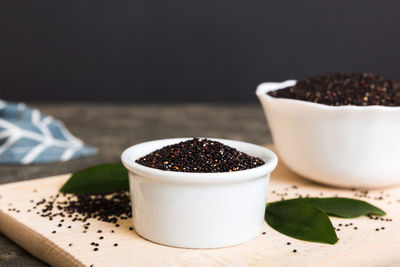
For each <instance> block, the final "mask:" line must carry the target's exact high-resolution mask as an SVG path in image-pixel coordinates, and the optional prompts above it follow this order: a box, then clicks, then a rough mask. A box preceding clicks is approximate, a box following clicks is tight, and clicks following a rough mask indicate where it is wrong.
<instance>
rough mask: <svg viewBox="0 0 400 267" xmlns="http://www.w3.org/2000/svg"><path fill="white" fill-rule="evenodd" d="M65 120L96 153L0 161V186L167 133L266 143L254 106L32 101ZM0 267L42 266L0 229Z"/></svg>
mask: <svg viewBox="0 0 400 267" xmlns="http://www.w3.org/2000/svg"><path fill="white" fill-rule="evenodd" d="M32 106H33V107H35V108H38V109H40V110H41V111H42V112H44V113H46V114H48V115H52V116H53V117H55V118H57V119H60V120H61V121H63V122H64V123H65V125H66V126H67V127H68V129H69V130H70V131H71V132H72V133H73V134H74V135H76V136H77V137H79V138H81V139H82V140H83V141H85V142H86V143H87V144H90V145H93V146H95V147H97V148H99V153H98V154H97V155H96V156H92V157H87V158H82V159H77V160H71V161H69V162H63V163H49V164H38V165H30V166H18V165H0V184H3V183H10V182H15V181H22V180H29V179H33V178H39V177H44V176H51V175H57V174H63V173H69V172H74V171H77V170H79V169H82V168H86V167H89V166H91V165H95V164H100V163H105V162H113V161H114V162H115V161H118V160H119V158H120V154H121V152H122V150H123V149H125V148H126V147H128V146H130V145H132V144H135V143H139V142H143V141H147V140H151V139H160V138H170V137H191V136H206V137H220V138H230V139H235V140H242V141H248V142H252V143H255V144H260V145H261V144H266V143H270V142H271V135H270V132H269V130H268V127H267V124H266V122H265V118H264V114H263V111H262V109H261V106H260V105H259V104H175V105H174V104H168V105H165V104H164V105H160V104H82V103H79V104H75V103H63V104H32ZM0 266H47V264H46V263H44V262H42V261H40V260H38V259H36V258H35V257H33V256H31V255H30V254H29V253H28V252H26V251H24V250H23V249H22V248H20V247H18V245H16V244H14V243H13V242H12V241H10V240H9V239H7V237H5V236H4V235H3V234H1V233H0Z"/></svg>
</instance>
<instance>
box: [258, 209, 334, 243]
mask: <svg viewBox="0 0 400 267" xmlns="http://www.w3.org/2000/svg"><path fill="white" fill-rule="evenodd" d="M265 220H266V221H267V223H268V224H269V225H270V226H271V227H272V228H274V229H275V230H276V231H278V232H280V233H282V234H284V235H287V236H290V237H294V238H297V239H301V240H305V241H311V242H319V243H327V244H335V243H336V242H337V241H338V238H337V236H336V232H335V229H334V228H333V226H332V223H331V221H330V220H329V217H328V215H327V214H326V213H325V212H324V211H322V210H321V209H319V208H316V207H313V206H311V205H308V204H306V203H303V202H299V201H278V202H273V203H269V204H267V208H266V212H265Z"/></svg>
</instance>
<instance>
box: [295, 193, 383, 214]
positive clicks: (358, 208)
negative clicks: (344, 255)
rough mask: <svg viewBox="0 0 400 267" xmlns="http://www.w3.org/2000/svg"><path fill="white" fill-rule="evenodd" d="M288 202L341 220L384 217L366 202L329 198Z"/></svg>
mask: <svg viewBox="0 0 400 267" xmlns="http://www.w3.org/2000/svg"><path fill="white" fill-rule="evenodd" d="M288 201H301V202H303V203H307V204H309V205H312V206H314V207H317V208H320V209H322V210H323V211H325V212H326V213H328V214H329V215H331V216H336V217H342V218H355V217H359V216H362V215H368V214H371V215H372V214H373V215H379V216H382V215H385V212H384V211H383V210H381V209H380V208H378V207H375V206H373V205H371V204H369V203H368V202H365V201H362V200H358V199H351V198H342V197H329V198H299V199H290V200H288Z"/></svg>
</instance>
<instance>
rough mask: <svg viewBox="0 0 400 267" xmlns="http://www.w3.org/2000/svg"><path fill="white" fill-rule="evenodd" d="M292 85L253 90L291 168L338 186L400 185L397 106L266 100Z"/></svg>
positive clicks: (290, 83)
mask: <svg viewBox="0 0 400 267" xmlns="http://www.w3.org/2000/svg"><path fill="white" fill-rule="evenodd" d="M295 84H296V81H294V80H289V81H285V82H282V83H263V84H260V85H259V86H258V88H257V91H256V94H257V96H258V98H259V99H260V101H261V103H262V105H263V108H264V111H265V115H266V117H267V119H268V123H269V127H270V129H271V133H272V137H273V140H274V144H275V147H276V150H277V153H278V155H279V157H280V158H281V159H282V160H283V161H284V162H285V163H286V164H287V166H289V168H291V169H292V170H293V171H294V172H296V173H298V174H300V175H302V176H304V177H307V178H309V179H311V180H314V181H318V182H321V183H325V184H329V185H334V186H339V187H348V188H379V187H387V186H391V185H395V184H399V183H400V107H385V106H365V107H362V106H328V105H323V104H317V103H311V102H306V101H301V100H293V99H284V98H275V97H271V96H269V95H267V92H269V91H273V90H278V89H282V88H285V87H288V86H293V85H295Z"/></svg>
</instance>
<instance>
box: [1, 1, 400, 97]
mask: <svg viewBox="0 0 400 267" xmlns="http://www.w3.org/2000/svg"><path fill="white" fill-rule="evenodd" d="M399 11H400V1H395V0H392V1H387V0H385V1H372V0H365V1H354V0H352V1H349V0H342V1H332V0H330V1H328V0H324V1H317V0H315V1H304V0H301V1H265V0H244V1H243V0H241V1H239V0H201V1H191V0H182V1H176V0H167V1H166V0H156V1H153V0H124V1H121V0H67V1H54V0H36V1H31V0H29V1H28V0H20V1H19V0H1V1H0V88H1V89H0V90H1V91H0V98H3V99H8V100H23V101H36V100H41V101H43V100H45V101H47V100H52V101H54V100H57V101H106V102H110V101H133V102H137V101H144V102H179V101H190V102H197V101H211V102H228V101H231V102H250V101H256V98H255V96H254V90H255V88H256V86H257V84H259V83H260V82H263V81H281V80H285V79H288V78H297V79H299V78H302V77H306V76H310V75H315V74H321V73H325V72H334V71H371V72H375V73H378V74H383V75H385V76H389V77H391V78H394V79H398V80H400V60H399V59H400V58H399V52H398V49H399V47H400V12H399Z"/></svg>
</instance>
